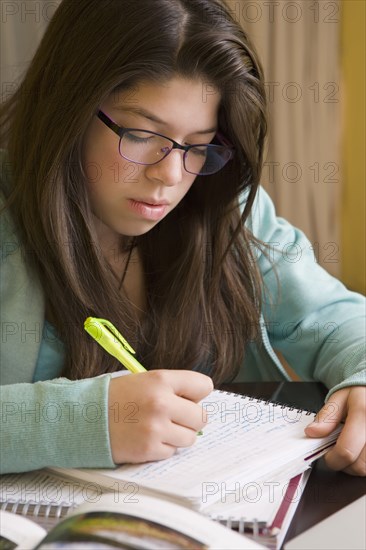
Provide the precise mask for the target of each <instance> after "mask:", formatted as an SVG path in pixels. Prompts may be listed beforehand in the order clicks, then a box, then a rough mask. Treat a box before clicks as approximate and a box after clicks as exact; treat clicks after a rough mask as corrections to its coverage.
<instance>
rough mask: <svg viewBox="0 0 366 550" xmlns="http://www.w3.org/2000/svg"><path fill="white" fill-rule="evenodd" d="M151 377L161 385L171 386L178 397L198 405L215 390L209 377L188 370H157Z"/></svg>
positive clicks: (152, 372) (151, 373)
mask: <svg viewBox="0 0 366 550" xmlns="http://www.w3.org/2000/svg"><path fill="white" fill-rule="evenodd" d="M149 374H150V375H153V376H154V377H155V378H157V380H158V382H159V383H162V384H167V385H169V386H170V387H171V388H172V390H173V392H174V393H175V394H176V395H179V396H181V397H185V398H186V399H189V400H190V401H194V402H195V403H198V401H201V399H203V398H204V397H206V396H207V395H208V394H209V393H211V391H212V390H213V387H214V386H213V382H212V379H211V378H210V377H209V376H206V375H205V374H202V373H200V372H194V371H188V370H176V371H173V370H165V369H162V370H155V371H150V372H149Z"/></svg>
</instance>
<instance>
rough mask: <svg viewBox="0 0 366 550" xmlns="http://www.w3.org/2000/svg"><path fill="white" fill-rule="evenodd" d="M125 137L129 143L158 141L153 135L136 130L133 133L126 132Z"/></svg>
mask: <svg viewBox="0 0 366 550" xmlns="http://www.w3.org/2000/svg"><path fill="white" fill-rule="evenodd" d="M123 137H124V138H125V139H128V141H132V142H134V143H148V142H150V143H151V141H153V140H156V136H154V135H153V134H150V133H149V132H142V131H138V130H134V131H133V132H131V131H130V132H126V133H125V134H124V136H123Z"/></svg>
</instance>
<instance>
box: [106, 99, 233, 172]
mask: <svg viewBox="0 0 366 550" xmlns="http://www.w3.org/2000/svg"><path fill="white" fill-rule="evenodd" d="M96 115H97V117H98V118H99V119H100V120H101V121H102V122H103V123H104V124H105V125H106V126H108V128H110V129H111V130H112V131H113V132H114V133H115V134H117V136H118V137H119V138H120V142H121V139H122V138H123V136H124V134H126V133H127V132H133V131H135V132H147V133H149V134H153V135H154V136H159V137H162V138H164V139H167V140H168V141H170V142H171V143H172V144H173V146H172V148H171V149H169V150H168V151H167V152H166V153H165V154H164V156H163V157H161V158H160V159H159V160H157V161H156V162H138V161H135V160H132V159H129V158H127V157H125V156H123V155H122V153H121V148H120V146H119V147H118V150H119V154H120V155H121V157H123V158H124V159H125V160H128V161H129V162H134V163H135V164H140V165H142V166H153V165H154V164H158V163H159V162H161V161H162V160H164V159H165V158H166V157H167V156H168V155H169V154H170V153H171V152H172V151H173V149H179V150H181V151H184V154H183V166H184V169H185V171H186V172H188V173H189V174H193V175H195V176H209V175H211V174H216V173H217V172H219V171H220V170H222V168H224V166H226V164H227V163H228V162H229V161H230V160H231V159H232V158H233V156H234V153H235V148H234V146H233V145H232V144H231V143H230V142H229V140H228V139H226V138H225V137H224V136H223V135H222V134H221V133H220V132H217V133H216V134H215V138H216V139H217V140H218V141H219V142H220V145H217V144H215V143H192V144H190V145H181V144H180V143H178V142H177V141H174V139H171V138H170V137H167V136H164V135H163V134H159V133H157V132H151V131H150V130H145V129H143V128H125V127H124V126H119V125H118V124H117V123H116V122H114V121H113V120H112V119H111V118H109V116H108V115H106V114H105V113H104V112H103V111H102V110H100V109H99V110H98V111H97V113H96ZM194 147H210V148H211V147H215V148H216V147H223V148H225V150H226V151H227V152H228V153H229V155H228V158H227V160H226V161H225V163H224V164H223V165H222V166H221V167H220V168H219V169H218V170H215V172H210V173H208V174H197V173H196V172H191V171H190V170H187V168H186V156H187V153H188V151H189V150H190V149H192V148H194Z"/></svg>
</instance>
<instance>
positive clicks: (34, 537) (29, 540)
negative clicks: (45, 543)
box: [0, 510, 47, 550]
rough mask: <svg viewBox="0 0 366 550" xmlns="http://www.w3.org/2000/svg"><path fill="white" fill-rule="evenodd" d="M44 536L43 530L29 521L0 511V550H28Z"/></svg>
mask: <svg viewBox="0 0 366 550" xmlns="http://www.w3.org/2000/svg"><path fill="white" fill-rule="evenodd" d="M46 534H47V533H46V531H45V530H44V529H42V528H41V527H39V525H37V524H35V523H33V522H32V521H30V520H29V519H26V518H23V517H20V516H16V515H15V514H11V513H10V512H4V511H3V510H0V548H6V549H7V550H12V549H13V548H14V549H15V548H16V549H17V550H30V549H31V548H34V547H35V546H36V545H37V544H38V543H39V542H40V541H41V540H42V539H43V537H44V536H45V535H46Z"/></svg>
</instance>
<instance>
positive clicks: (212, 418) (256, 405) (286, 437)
mask: <svg viewBox="0 0 366 550" xmlns="http://www.w3.org/2000/svg"><path fill="white" fill-rule="evenodd" d="M201 405H202V407H203V409H204V410H205V411H206V413H207V417H208V424H207V425H206V426H205V428H204V434H203V435H202V436H200V437H198V438H197V440H196V443H195V444H194V445H193V446H192V447H189V448H181V449H178V451H177V453H176V454H175V455H174V456H172V457H171V458H168V459H166V460H162V461H158V462H149V463H147V464H145V465H138V466H122V467H121V468H119V469H118V470H117V471H115V472H114V477H120V478H121V479H125V480H126V479H128V480H129V481H135V482H137V483H138V482H141V483H143V484H145V485H148V484H149V483H150V482H151V483H153V484H155V483H156V482H157V481H159V484H160V483H161V485H162V486H164V487H167V486H169V484H170V483H171V484H172V485H173V486H174V487H175V489H176V490H179V489H182V491H183V490H185V489H187V490H189V488H192V487H195V486H196V485H197V484H199V483H201V482H202V480H207V479H210V481H215V480H221V479H222V473H223V471H226V470H227V469H228V464H230V472H232V473H233V474H234V475H235V472H238V471H240V472H245V470H246V468H249V469H250V468H253V465H254V466H260V465H262V464H263V463H265V462H269V461H270V460H271V453H270V449H272V448H273V445H275V448H276V453H278V452H280V451H278V449H279V448H280V449H281V448H282V450H283V453H289V451H290V450H291V441H292V440H293V439H294V438H295V439H296V441H297V442H296V445H297V446H299V444H300V443H301V440H303V441H304V442H309V439H307V438H306V437H305V436H304V428H305V426H306V425H307V424H309V422H310V421H311V419H310V417H309V416H308V415H307V414H306V413H305V412H304V411H297V410H292V409H288V408H281V407H280V406H276V405H274V404H273V403H266V402H263V401H256V400H252V399H249V398H248V397H241V396H235V395H234V394H226V393H225V392H219V391H214V392H212V394H210V396H208V397H207V398H205V399H204V400H203V401H202V402H201ZM263 441H265V445H264V444H263ZM266 449H268V450H269V453H266V452H265V450H266ZM306 449H307V447H306V446H304V451H305V452H306ZM277 456H278V454H277ZM228 457H230V459H229V460H228ZM116 474H117V475H116ZM189 486H190V487H189ZM183 492H185V491H183Z"/></svg>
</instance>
